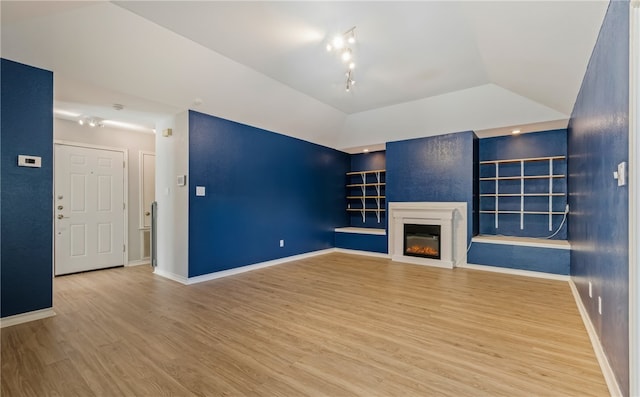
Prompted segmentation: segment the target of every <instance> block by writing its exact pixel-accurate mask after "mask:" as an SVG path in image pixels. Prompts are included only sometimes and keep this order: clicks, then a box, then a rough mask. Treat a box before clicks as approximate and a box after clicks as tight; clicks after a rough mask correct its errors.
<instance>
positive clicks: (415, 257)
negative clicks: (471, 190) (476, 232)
mask: <svg viewBox="0 0 640 397" xmlns="http://www.w3.org/2000/svg"><path fill="white" fill-rule="evenodd" d="M387 211H388V212H387V214H388V218H387V219H389V228H388V235H389V256H390V257H391V259H392V260H394V261H398V262H404V263H413V264H416V265H425V266H437V267H444V268H447V269H453V268H454V267H456V266H462V265H464V264H465V263H466V262H467V203H466V202H390V203H388V204H387ZM414 246H416V247H417V248H413V247H414Z"/></svg>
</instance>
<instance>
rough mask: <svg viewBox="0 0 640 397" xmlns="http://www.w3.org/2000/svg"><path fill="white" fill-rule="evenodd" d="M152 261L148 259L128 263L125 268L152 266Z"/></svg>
mask: <svg viewBox="0 0 640 397" xmlns="http://www.w3.org/2000/svg"><path fill="white" fill-rule="evenodd" d="M150 263H151V262H150V259H149V258H146V259H138V260H137V261H129V263H127V264H126V265H125V266H126V267H129V266H140V265H148V264H150Z"/></svg>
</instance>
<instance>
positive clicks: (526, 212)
mask: <svg viewBox="0 0 640 397" xmlns="http://www.w3.org/2000/svg"><path fill="white" fill-rule="evenodd" d="M480 213H481V214H518V215H519V214H525V215H564V211H502V210H501V211H491V210H483V211H480Z"/></svg>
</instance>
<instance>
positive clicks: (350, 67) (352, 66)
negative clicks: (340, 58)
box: [349, 62, 356, 70]
mask: <svg viewBox="0 0 640 397" xmlns="http://www.w3.org/2000/svg"><path fill="white" fill-rule="evenodd" d="M355 68H356V64H355V63H353V62H351V63H349V69H351V70H353V69H355Z"/></svg>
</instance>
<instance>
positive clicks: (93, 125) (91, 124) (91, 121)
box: [89, 119, 98, 127]
mask: <svg viewBox="0 0 640 397" xmlns="http://www.w3.org/2000/svg"><path fill="white" fill-rule="evenodd" d="M96 125H98V124H97V123H96V121H95V120H94V119H91V120H89V127H95V126H96Z"/></svg>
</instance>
